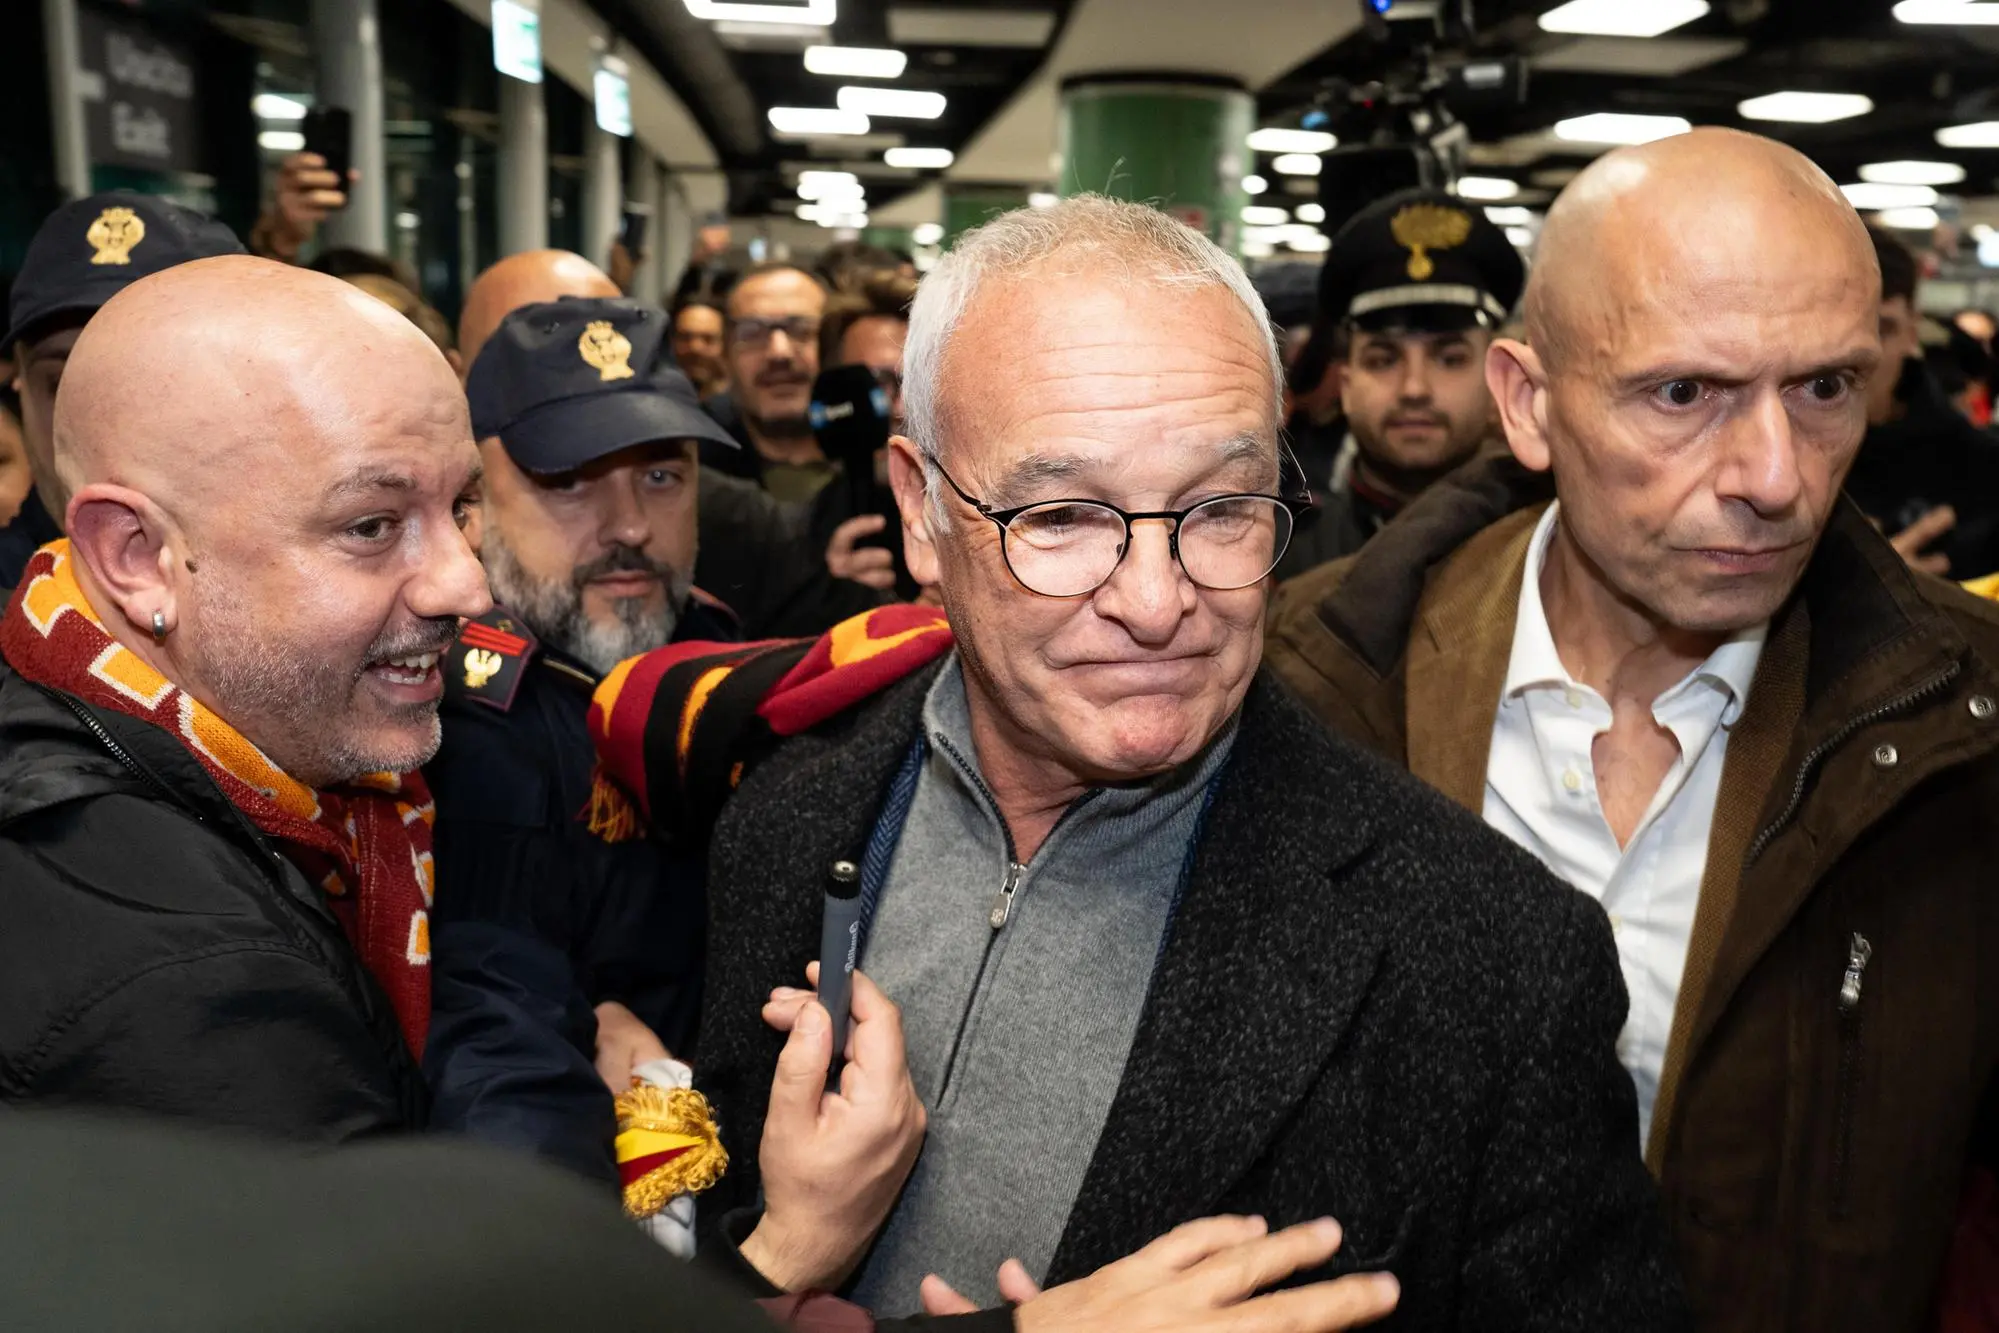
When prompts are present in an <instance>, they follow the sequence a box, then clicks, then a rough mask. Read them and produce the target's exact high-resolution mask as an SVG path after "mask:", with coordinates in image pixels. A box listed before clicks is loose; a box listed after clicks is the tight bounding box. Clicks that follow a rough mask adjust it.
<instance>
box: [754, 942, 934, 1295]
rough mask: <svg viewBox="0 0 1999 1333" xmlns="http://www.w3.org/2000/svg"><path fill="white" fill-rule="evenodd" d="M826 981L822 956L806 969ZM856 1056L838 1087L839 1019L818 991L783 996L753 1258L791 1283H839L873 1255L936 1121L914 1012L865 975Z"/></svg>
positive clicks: (773, 1006)
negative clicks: (834, 1071) (925, 1098)
mask: <svg viewBox="0 0 1999 1333" xmlns="http://www.w3.org/2000/svg"><path fill="white" fill-rule="evenodd" d="M806 976H807V977H808V978H809V979H810V980H812V981H814V982H815V983H816V982H817V981H818V976H819V973H818V964H817V963H814V964H812V965H811V967H809V968H808V969H807V970H806ZM853 981H854V985H853V1001H852V1011H851V1017H852V1024H851V1030H850V1032H849V1033H848V1039H847V1052H846V1054H847V1063H846V1065H845V1066H844V1067H843V1068H842V1069H841V1071H840V1088H839V1091H838V1092H829V1091H827V1089H826V1074H827V1070H828V1067H829V1066H830V1065H831V1064H832V1060H833V1030H832V1020H831V1019H829V1018H828V1017H827V1015H826V1011H825V1009H823V1008H821V1007H820V1005H819V1002H818V999H817V997H816V996H815V995H814V994H813V992H811V991H799V990H792V989H790V988H788V987H787V988H781V989H778V990H775V991H773V992H771V1000H770V1003H769V1004H767V1005H765V1006H764V1011H763V1016H764V1021H765V1022H766V1023H769V1024H770V1025H771V1026H772V1027H774V1028H776V1029H777V1030H778V1031H780V1032H788V1033H790V1034H791V1039H790V1040H789V1041H787V1042H786V1043H785V1045H784V1050H783V1051H782V1052H781V1053H780V1054H779V1055H778V1058H777V1075H776V1077H774V1078H773V1079H772V1080H771V1085H770V1114H769V1115H768V1116H767V1117H765V1119H764V1133H763V1145H762V1147H761V1148H760V1149H759V1150H758V1153H759V1165H760V1168H761V1170H762V1174H763V1188H764V1215H763V1218H762V1220H761V1221H759V1222H758V1223H757V1227H756V1230H755V1231H753V1232H751V1233H750V1237H749V1239H748V1240H746V1241H745V1242H743V1248H742V1253H743V1257H744V1258H745V1259H747V1260H749V1262H750V1263H751V1264H752V1265H754V1266H755V1267H756V1269H757V1271H758V1272H760V1273H762V1274H763V1275H764V1277H765V1278H767V1279H769V1280H770V1282H771V1283H773V1284H774V1285H776V1286H778V1287H781V1288H783V1289H784V1290H786V1291H803V1290H807V1289H815V1288H816V1289H821V1290H831V1289H832V1288H834V1287H837V1286H839V1285H840V1283H841V1282H843V1281H845V1280H846V1278H847V1275H848V1274H849V1273H851V1272H853V1271H854V1267H855V1265H857V1264H858V1263H860V1261H861V1256H862V1255H864V1254H866V1253H867V1248H868V1245H869V1243H870V1242H871V1241H872V1240H873V1239H874V1235H875V1232H876V1231H878V1230H880V1229H881V1225H882V1223H883V1222H885V1221H887V1220H888V1214H889V1210H890V1209H891V1208H893V1207H894V1206H895V1201H896V1197H897V1196H898V1195H899V1194H901V1192H902V1186H903V1182H904V1181H906V1180H908V1179H909V1172H910V1168H911V1167H913V1166H915V1165H916V1155H917V1153H918V1152H919V1151H920V1150H921V1149H922V1147H923V1130H924V1126H925V1124H926V1123H927V1117H926V1115H925V1113H924V1110H923V1103H922V1102H921V1101H920V1100H918V1098H917V1096H916V1086H915V1084H913V1083H912V1082H910V1078H909V1067H908V1064H907V1063H906V1061H905V1059H904V1055H903V1043H902V1014H901V1013H900V1011H898V1010H897V1009H896V1007H895V1006H894V1005H893V1004H891V1003H890V1002H889V999H888V997H887V996H886V995H883V994H882V993H881V991H880V990H878V989H877V988H876V987H875V984H874V983H873V982H871V981H869V980H868V979H867V977H866V976H865V975H863V974H862V973H859V972H856V973H854V978H853Z"/></svg>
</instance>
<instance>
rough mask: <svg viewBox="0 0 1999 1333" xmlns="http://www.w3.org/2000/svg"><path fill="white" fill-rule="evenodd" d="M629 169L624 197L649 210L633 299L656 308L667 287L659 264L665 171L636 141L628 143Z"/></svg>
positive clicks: (662, 243)
mask: <svg viewBox="0 0 1999 1333" xmlns="http://www.w3.org/2000/svg"><path fill="white" fill-rule="evenodd" d="M629 166H630V172H631V175H630V180H631V184H630V186H629V187H628V189H627V193H629V194H630V195H631V197H632V199H633V200H634V201H635V202H637V203H641V204H644V205H645V206H646V207H648V208H650V209H651V210H652V219H651V221H650V222H649V223H647V225H646V257H645V258H644V259H643V260H642V261H640V263H639V266H638V271H637V272H636V273H635V274H633V276H632V295H633V296H636V297H637V298H638V299H639V300H641V301H644V302H646V303H647V304H648V305H656V304H658V303H660V301H661V300H662V299H663V296H664V288H665V286H666V275H665V272H664V266H663V265H662V264H661V262H660V261H661V258H662V256H663V255H664V254H665V251H666V168H664V167H662V166H661V165H660V164H659V163H658V162H656V161H654V160H653V156H652V154H651V153H650V152H648V151H646V148H645V146H644V145H643V144H641V143H639V141H638V140H636V139H634V140H632V141H631V157H630V159H629Z"/></svg>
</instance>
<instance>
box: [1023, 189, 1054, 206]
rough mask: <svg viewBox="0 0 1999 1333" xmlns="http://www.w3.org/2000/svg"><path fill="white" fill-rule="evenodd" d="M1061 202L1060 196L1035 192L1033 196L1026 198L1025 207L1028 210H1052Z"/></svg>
mask: <svg viewBox="0 0 1999 1333" xmlns="http://www.w3.org/2000/svg"><path fill="white" fill-rule="evenodd" d="M1061 202H1062V196H1061V195H1059V194H1050V193H1049V192H1048V191H1046V190H1036V191H1035V192H1034V193H1033V194H1030V195H1028V196H1027V206H1028V207H1029V208H1053V207H1055V205H1057V204H1059V203H1061Z"/></svg>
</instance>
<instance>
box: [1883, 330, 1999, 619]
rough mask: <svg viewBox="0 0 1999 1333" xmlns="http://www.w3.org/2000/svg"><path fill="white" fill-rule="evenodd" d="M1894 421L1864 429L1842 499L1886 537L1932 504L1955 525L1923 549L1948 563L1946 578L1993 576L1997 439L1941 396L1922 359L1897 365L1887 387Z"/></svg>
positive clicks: (1998, 520) (1998, 495)
mask: <svg viewBox="0 0 1999 1333" xmlns="http://www.w3.org/2000/svg"><path fill="white" fill-rule="evenodd" d="M1895 393H1896V397H1897V398H1898V399H1899V400H1900V401H1901V403H1902V405H1903V409H1904V411H1903V414H1902V416H1901V417H1900V418H1899V419H1898V420H1895V421H1891V422H1889V423H1888V424H1886V425H1883V426H1870V427H1868V428H1867V436H1866V438H1865V439H1863V440H1862V441H1861V443H1860V452H1859V453H1858V454H1857V455H1855V456H1854V460H1853V468H1852V470H1851V471H1849V472H1848V473H1847V475H1846V493H1847V494H1848V495H1850V496H1852V497H1853V501H1854V503H1855V504H1857V505H1859V506H1860V511H1861V512H1862V513H1864V514H1866V515H1867V516H1868V517H1869V518H1871V519H1873V520H1874V521H1875V522H1877V523H1879V524H1880V525H1881V530H1882V531H1883V532H1886V533H1888V534H1889V535H1890V536H1893V535H1894V534H1895V533H1898V532H1900V531H1901V530H1902V529H1904V528H1906V527H1908V526H1909V525H1910V524H1911V523H1914V522H1915V521H1916V520H1917V519H1919V518H1921V517H1922V516H1923V515H1924V514H1926V513H1928V512H1929V511H1930V510H1931V509H1934V508H1936V507H1937V506H1938V505H1949V506H1951V508H1953V509H1955V510H1956V511H1957V526H1956V527H1954V528H1952V529H1951V530H1950V532H1948V533H1946V534H1945V535H1944V537H1943V538H1942V539H1941V540H1939V541H1937V542H1935V543H1933V544H1932V546H1931V547H1930V549H1931V550H1933V551H1937V552H1941V553H1942V554H1944V555H1946V556H1948V557H1950V569H1949V570H1948V571H1946V572H1947V573H1948V574H1949V576H1950V577H1951V578H1953V579H1958V580H1960V581H1961V580H1964V579H1974V578H1979V577H1982V576H1983V575H1986V574H1990V573H1993V572H1994V571H1999V438H1995V437H1993V436H1992V435H1990V434H1988V433H1987V432H1985V431H1982V430H1980V429H1979V428H1978V427H1976V426H1974V425H1972V424H1971V422H1970V420H1969V419H1968V418H1966V417H1965V415H1964V414H1963V413H1961V412H1959V411H1958V410H1957V409H1956V408H1955V407H1953V406H1952V405H1951V402H1950V400H1949V399H1948V398H1946V397H1944V394H1943V389H1942V388H1941V387H1940V386H1939V385H1938V384H1937V381H1936V376H1935V375H1933V374H1932V373H1931V372H1930V370H1929V368H1928V367H1927V366H1925V365H1924V364H1923V362H1922V361H1920V360H1918V359H1916V358H1911V359H1910V360H1909V361H1907V362H1906V363H1904V365H1903V369H1902V377H1901V380H1900V381H1899V382H1898V383H1897V385H1896V389H1895Z"/></svg>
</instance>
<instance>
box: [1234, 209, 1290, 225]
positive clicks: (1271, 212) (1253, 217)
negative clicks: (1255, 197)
mask: <svg viewBox="0 0 1999 1333" xmlns="http://www.w3.org/2000/svg"><path fill="white" fill-rule="evenodd" d="M1242 220H1243V221H1244V222H1246V223H1248V224H1249V225H1250V226H1252V227H1281V226H1283V225H1284V224H1285V223H1287V222H1289V221H1290V220H1291V215H1290V214H1289V213H1287V212H1285V211H1284V210H1283V209H1281V208H1271V207H1268V206H1267V205H1264V204H1250V205H1249V206H1247V207H1246V208H1244V209H1243V210H1242Z"/></svg>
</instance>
